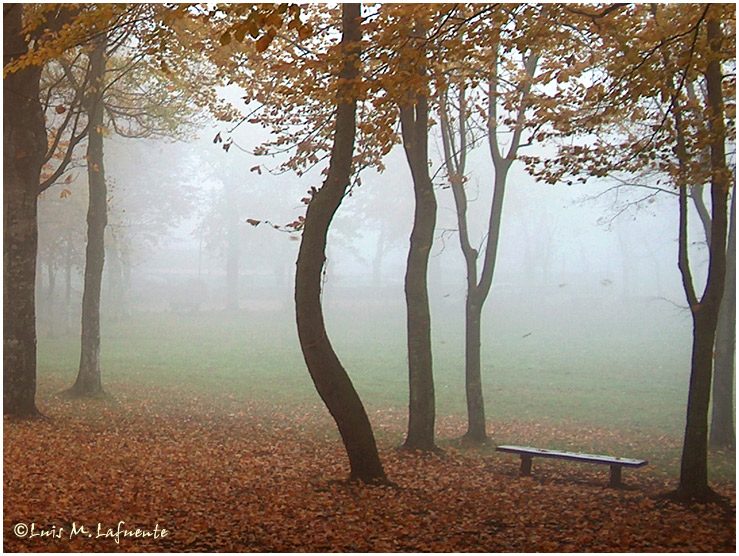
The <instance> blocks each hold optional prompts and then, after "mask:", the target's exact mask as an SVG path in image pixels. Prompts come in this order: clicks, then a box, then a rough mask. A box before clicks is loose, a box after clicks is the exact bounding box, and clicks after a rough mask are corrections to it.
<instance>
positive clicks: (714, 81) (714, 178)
mask: <svg viewBox="0 0 739 556" xmlns="http://www.w3.org/2000/svg"><path fill="white" fill-rule="evenodd" d="M706 32H707V38H708V43H709V47H710V50H711V54H712V57H711V59H710V60H709V61H708V64H707V66H706V70H705V77H706V88H707V100H708V109H709V112H710V113H711V115H712V117H711V118H710V120H709V126H710V131H711V135H710V139H709V147H710V161H711V169H712V172H711V240H710V242H709V243H710V247H709V260H708V277H707V281H706V287H705V290H704V292H703V296H702V297H701V299H700V300H698V299H697V296H696V294H695V289H694V287H693V281H692V276H691V274H690V268H689V265H688V258H687V253H688V249H687V192H686V186H685V184H684V183H683V184H681V187H680V192H679V193H680V241H679V243H680V257H679V267H680V272H681V275H682V278H683V285H684V287H685V292H686V296H687V299H688V303H689V305H690V308H691V311H692V315H693V352H692V357H691V369H690V388H689V390H688V410H687V418H686V424H685V439H684V443H683V455H682V461H681V467H680V484H679V486H678V489H677V492H676V493H675V497H676V498H678V499H680V500H683V501H691V500H697V501H701V500H710V499H713V498H715V496H716V494H715V493H714V492H713V491H712V490H711V488H710V487H709V486H708V450H707V444H708V407H709V402H710V396H711V370H712V363H713V346H714V341H715V337H716V325H717V322H718V312H719V309H720V306H721V297H722V295H723V291H724V280H725V278H726V232H727V228H728V225H727V204H728V203H727V199H728V193H729V189H730V186H731V181H730V175H731V174H730V172H729V170H728V168H727V166H726V150H725V140H726V127H725V124H724V103H723V96H722V91H721V82H722V72H721V65H720V62H719V59H718V57H719V52H720V48H721V41H722V31H721V22H720V21H719V20H718V19H717V18H716V16H715V15H714V13H713V10H711V9H709V10H708V15H707V18H706ZM674 112H675V119H676V129H677V130H678V134H677V139H678V144H677V147H676V153H677V155H678V157H679V159H680V161H681V165H682V164H683V162H684V161H685V160H687V156H686V151H685V143H684V138H683V136H682V132H681V129H682V123H681V119H680V112H679V107H678V106H675V109H674Z"/></svg>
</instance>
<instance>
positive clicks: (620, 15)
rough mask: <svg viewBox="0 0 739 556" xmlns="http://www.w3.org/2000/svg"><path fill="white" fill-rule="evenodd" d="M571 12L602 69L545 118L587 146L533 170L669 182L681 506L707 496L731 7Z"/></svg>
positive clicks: (731, 77) (730, 116) (723, 229)
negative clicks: (683, 318) (686, 358)
mask: <svg viewBox="0 0 739 556" xmlns="http://www.w3.org/2000/svg"><path fill="white" fill-rule="evenodd" d="M577 14H578V16H580V17H584V20H583V21H586V22H587V23H586V26H588V27H589V31H588V32H590V33H592V34H591V35H590V36H591V37H593V42H594V46H595V45H597V49H598V58H599V59H600V64H599V68H600V69H601V70H603V73H602V74H597V75H595V74H594V75H595V76H596V77H597V78H598V79H597V80H596V81H594V82H592V83H591V84H590V85H589V86H584V84H583V83H582V82H580V83H578V84H577V85H575V86H574V87H573V91H574V90H578V89H579V90H578V94H577V98H580V99H583V98H584V100H585V102H584V103H582V102H581V101H578V102H574V103H573V104H569V105H568V103H567V102H563V103H561V104H560V106H559V107H555V108H551V109H550V110H551V113H550V116H552V115H555V114H556V117H553V118H550V121H552V122H554V124H553V126H554V127H556V128H557V129H556V132H557V133H560V134H561V135H564V136H569V137H571V136H573V135H577V133H576V132H575V131H573V130H575V129H579V132H580V133H583V131H584V133H583V135H586V136H589V137H591V138H594V139H595V140H594V141H593V143H592V144H591V145H588V146H585V145H583V144H577V143H575V142H571V143H570V145H569V146H563V147H561V148H560V153H559V156H558V157H557V158H556V159H555V160H554V161H549V162H548V168H547V169H544V170H543V171H542V172H541V174H540V175H543V176H545V177H546V179H548V180H549V181H555V182H556V181H557V180H559V179H560V178H561V177H562V176H563V175H564V174H567V173H578V172H580V173H585V174H587V175H590V176H596V177H598V176H605V175H607V174H608V173H609V172H612V171H614V169H616V168H618V170H619V171H620V172H622V173H634V174H638V173H639V172H641V171H643V170H644V169H645V168H647V169H651V170H653V171H656V172H658V173H659V174H660V176H661V179H662V180H664V181H665V182H667V183H669V184H671V185H673V186H674V187H675V188H676V189H677V192H678V195H679V213H680V219H679V230H678V245H679V248H678V267H679V270H680V273H681V277H682V281H683V288H684V291H685V295H686V299H687V301H688V305H689V307H690V309H691V316H692V319H693V338H692V354H691V364H690V368H691V372H690V383H689V389H688V406H687V415H686V426H685V437H684V443H683V454H682V460H681V471H680V483H679V486H678V489H677V491H676V492H675V493H673V494H672V495H673V497H675V498H676V499H679V500H683V501H692V500H698V501H700V500H712V499H715V493H714V492H713V491H712V490H711V488H710V487H709V486H708V451H707V444H708V409H709V405H710V394H711V375H712V359H713V358H712V354H713V347H714V341H715V335H716V327H717V322H718V314H719V309H720V306H721V299H722V295H723V291H724V283H725V279H726V266H727V265H726V246H727V239H726V236H727V227H728V215H727V209H728V206H727V205H728V195H729V191H730V189H731V184H732V181H733V172H732V170H730V169H729V164H728V163H727V153H726V143H727V142H729V141H730V140H731V137H733V133H734V129H735V123H734V109H733V106H734V104H735V101H734V86H735V79H736V78H735V74H733V73H732V72H731V71H728V72H726V71H725V69H726V68H733V67H734V66H735V61H734V52H735V42H736V38H735V34H734V29H735V11H734V10H733V7H728V6H726V5H719V4H707V5H680V7H679V8H675V7H671V8H670V9H669V11H667V9H666V8H662V7H660V6H658V5H652V6H628V7H627V6H619V7H616V8H614V9H613V10H609V9H606V10H605V11H602V12H592V13H591V12H582V11H581V10H577ZM691 84H692V85H698V87H696V88H697V89H698V90H699V91H701V94H700V95H693V94H691V89H692V87H691ZM569 98H570V99H573V100H574V99H575V98H576V97H575V96H574V95H573V96H571V97H569ZM726 99H729V102H728V103H727V101H726ZM573 107H574V108H575V110H573ZM624 114H628V115H629V118H625V117H624ZM596 133H597V137H596V135H595V134H596ZM580 179H583V178H580ZM585 179H586V178H585ZM703 184H707V185H708V186H709V188H710V197H711V208H710V232H709V235H710V241H709V242H708V243H709V245H708V255H709V261H708V275H707V278H706V283H705V285H704V287H703V289H702V292H701V293H698V292H699V290H698V288H697V287H696V284H695V279H694V276H693V273H692V271H691V267H690V261H689V256H688V244H689V240H688V235H687V234H688V227H687V219H688V198H689V196H690V190H691V189H692V188H694V187H696V186H698V187H699V186H702V185H703ZM657 185H659V183H657Z"/></svg>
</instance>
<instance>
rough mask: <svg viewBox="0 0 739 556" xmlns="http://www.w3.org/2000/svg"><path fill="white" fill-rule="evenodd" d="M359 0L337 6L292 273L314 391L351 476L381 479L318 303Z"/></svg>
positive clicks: (342, 186) (345, 162) (349, 113)
mask: <svg viewBox="0 0 739 556" xmlns="http://www.w3.org/2000/svg"><path fill="white" fill-rule="evenodd" d="M360 15H361V14H360V4H343V6H342V24H343V35H342V41H341V42H342V47H343V52H344V61H343V65H342V69H341V72H340V74H339V78H340V79H341V80H342V82H341V84H340V85H339V90H338V92H337V112H336V131H335V134H334V145H333V148H332V151H331V162H330V165H329V172H328V176H327V177H326V181H325V182H324V184H323V187H322V188H321V189H320V190H318V191H317V192H315V194H314V195H313V198H312V200H311V202H310V204H309V205H308V210H307V212H306V216H305V224H304V228H303V235H302V238H301V242H300V250H299V252H298V260H297V266H296V275H295V309H296V319H297V326H298V337H299V339H300V347H301V349H302V350H303V357H304V358H305V362H306V365H307V366H308V371H309V372H310V375H311V378H312V379H313V383H314V384H315V387H316V390H317V391H318V394H319V395H320V396H321V399H322V400H323V402H324V403H325V404H326V407H327V408H328V410H329V412H330V413H331V415H332V416H333V418H334V420H335V421H336V424H337V426H338V428H339V433H340V434H341V438H342V440H343V442H344V446H345V448H346V451H347V455H348V456H349V465H350V468H351V479H353V480H359V481H362V482H365V483H377V482H386V481H387V479H386V477H385V471H384V470H383V468H382V463H381V462H380V457H379V455H378V453H377V446H376V444H375V437H374V434H373V432H372V426H371V425H370V422H369V418H368V417H367V413H366V412H365V410H364V406H363V405H362V401H361V400H360V399H359V395H358V394H357V392H356V390H355V389H354V386H353V384H352V382H351V379H350V378H349V376H348V375H347V373H346V371H345V370H344V368H343V366H342V365H341V362H340V361H339V358H338V357H337V355H336V353H335V352H334V350H333V347H332V346H331V342H330V341H329V338H328V335H327V333H326V325H325V322H324V320H323V308H322V307H321V274H322V270H323V265H324V262H325V259H326V239H327V236H328V229H329V226H330V225H331V220H332V219H333V217H334V214H335V213H336V211H337V210H338V208H339V205H340V204H341V201H342V199H343V197H344V194H345V192H346V189H347V187H348V186H349V181H350V178H351V171H352V156H353V153H354V135H355V125H356V106H357V102H356V95H355V93H354V81H355V80H356V79H357V77H358V75H359V72H358V67H357V66H358V63H359V53H360V51H359V49H360V46H359V41H360V39H361V30H360V24H359V18H360Z"/></svg>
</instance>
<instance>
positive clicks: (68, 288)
mask: <svg viewBox="0 0 739 556" xmlns="http://www.w3.org/2000/svg"><path fill="white" fill-rule="evenodd" d="M73 256H74V247H73V245H72V240H70V239H67V249H66V256H65V258H64V332H65V334H69V333H70V332H71V330H72V264H73V261H72V257H73Z"/></svg>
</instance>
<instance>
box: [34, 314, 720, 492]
mask: <svg viewBox="0 0 739 556" xmlns="http://www.w3.org/2000/svg"><path fill="white" fill-rule="evenodd" d="M556 316H557V315H556V312H553V313H552V316H551V318H552V322H544V321H542V320H541V319H538V320H537V321H536V322H527V321H526V317H525V315H523V316H522V315H518V316H516V317H515V318H514V317H511V315H510V314H509V315H508V318H506V319H503V321H502V322H498V321H494V322H495V324H494V325H492V326H490V327H489V328H487V329H486V331H485V340H484V343H483V373H484V394H485V399H486V404H487V417H488V421H489V422H490V426H491V431H492V434H493V439H494V441H495V442H497V443H516V444H521V443H524V442H525V441H527V442H531V443H543V444H547V446H542V447H551V448H568V447H569V448H576V449H582V450H585V449H587V450H595V451H603V452H617V453H614V455H621V456H636V457H647V458H648V459H650V460H652V461H657V462H658V463H659V465H660V468H661V469H662V470H663V472H664V473H666V474H667V475H670V476H675V475H676V474H677V464H678V462H679V450H680V444H681V437H682V431H683V426H684V413H685V401H686V395H687V377H688V360H689V348H690V345H689V339H690V338H689V333H688V334H687V338H686V334H685V327H684V323H677V324H675V323H673V329H666V328H665V327H662V328H654V324H653V322H650V321H649V320H648V319H647V321H646V322H644V321H643V319H641V320H640V319H636V320H628V319H625V320H623V321H618V320H613V321H611V322H610V323H607V324H602V323H600V321H598V322H596V321H595V320H590V319H588V318H587V315H586V316H584V317H583V318H582V319H576V320H575V321H574V322H575V323H576V324H574V325H572V324H568V325H567V326H563V325H560V326H557V324H556V322H554V321H556ZM488 320H489V321H493V320H494V319H491V318H488ZM327 323H328V327H329V336H330V337H331V339H332V342H333V344H334V347H335V349H336V351H337V353H338V354H339V356H340V358H341V360H342V362H343V364H344V365H345V367H346V369H347V371H348V372H349V374H350V376H351V377H352V379H353V381H354V383H355V386H356V388H357V390H358V392H359V393H360V396H361V397H362V400H363V402H364V403H365V405H366V407H367V409H368V412H369V413H370V415H373V414H374V413H377V412H390V413H391V414H392V415H394V416H395V418H396V422H397V423H400V424H398V425H397V426H395V427H389V428H383V427H379V430H378V437H379V438H381V439H382V441H383V442H388V443H395V444H399V443H400V442H401V441H402V432H403V431H402V426H404V425H403V423H404V419H405V412H406V408H407V403H408V401H407V400H408V389H407V363H406V348H405V330H404V326H405V323H404V318H403V316H402V314H401V315H398V314H391V313H390V312H387V311H385V312H382V311H375V312H372V311H368V312H364V313H363V314H362V315H361V317H357V315H345V314H342V313H340V312H338V311H331V312H329V313H328V315H327ZM457 325H458V323H455V322H452V320H451V319H450V320H446V321H444V320H439V321H437V322H435V323H434V333H433V336H434V374H435V386H436V393H437V416H438V417H439V421H440V422H441V421H443V420H444V419H446V418H448V419H450V421H449V422H450V423H456V424H457V425H455V426H457V427H458V425H459V424H462V425H463V423H464V419H465V415H466V409H465V407H466V406H465V398H464V367H463V365H464V356H463V355H464V354H463V348H462V346H463V335H462V330H461V328H460V327H459V326H457ZM527 330H531V331H532V332H531V335H530V336H526V337H523V334H522V333H521V332H524V333H525V332H526V331H527ZM609 332H610V333H609ZM101 353H102V367H103V382H104V384H105V385H106V387H107V389H108V391H109V393H110V394H112V395H113V396H114V397H115V396H116V385H117V384H135V385H139V386H140V388H141V389H142V391H146V392H148V393H149V395H151V396H153V397H156V395H157V394H156V393H157V391H159V390H161V391H162V392H166V391H167V390H168V389H173V388H174V389H177V390H179V391H181V392H185V393H186V394H188V395H191V396H192V397H199V398H200V399H202V400H204V402H203V403H205V404H213V405H217V404H218V403H219V400H220V399H223V398H225V397H227V396H230V397H231V398H234V397H235V398H236V399H240V400H255V401H258V402H259V403H261V404H263V405H264V406H265V407H267V408H268V409H271V410H272V411H274V412H275V413H279V412H280V411H281V408H289V407H301V408H307V410H311V408H321V407H322V406H321V402H320V400H319V398H318V396H317V394H316V392H315V389H314V388H313V385H312V383H311V380H310V377H309V375H308V372H307V370H306V367H305V364H304V362H303V358H302V354H301V352H300V348H299V344H298V340H297V333H296V330H295V325H294V320H293V317H292V315H291V314H287V313H284V314H280V313H268V312H260V313H257V312H242V313H240V314H237V315H233V314H226V313H220V312H213V313H204V314H201V315H176V314H169V313H141V314H137V315H134V316H133V317H131V318H129V319H128V320H125V321H122V322H117V323H104V326H103V343H102V352H101ZM78 358H79V340H78V338H77V337H71V336H68V337H56V338H44V337H41V338H40V339H39V384H40V387H43V383H44V377H45V375H53V376H54V377H55V378H56V379H59V380H63V381H66V382H68V383H69V384H71V383H72V382H73V380H74V377H75V374H76V369H77V365H78ZM378 419H379V418H378ZM331 427H332V425H331V423H330V422H328V423H327V424H326V430H328V429H330V428H331ZM326 430H323V431H321V433H325V431H326ZM456 431H457V429H455V428H454V427H452V428H451V429H442V430H440V433H439V441H440V443H441V444H442V445H444V444H445V443H446V444H448V443H450V442H453V441H454V438H453V435H454V434H456ZM461 432H463V430H462V431H461ZM481 453H482V454H490V449H487V450H482V451H481ZM712 466H713V467H712V470H713V473H714V476H717V477H720V478H721V479H726V480H731V479H733V477H734V473H735V471H734V470H735V465H734V455H733V453H732V454H713V455H712Z"/></svg>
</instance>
